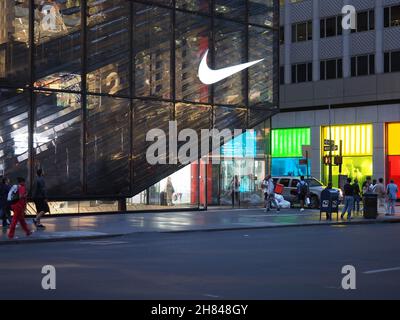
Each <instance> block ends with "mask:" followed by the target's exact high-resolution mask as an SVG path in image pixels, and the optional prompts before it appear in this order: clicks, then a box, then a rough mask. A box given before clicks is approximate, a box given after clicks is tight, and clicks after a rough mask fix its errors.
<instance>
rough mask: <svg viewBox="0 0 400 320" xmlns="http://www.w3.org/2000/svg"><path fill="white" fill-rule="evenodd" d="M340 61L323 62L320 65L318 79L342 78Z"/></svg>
mask: <svg viewBox="0 0 400 320" xmlns="http://www.w3.org/2000/svg"><path fill="white" fill-rule="evenodd" d="M342 65H343V63H342V59H331V60H323V61H321V65H320V79H321V80H330V79H340V78H342V77H343V72H342Z"/></svg>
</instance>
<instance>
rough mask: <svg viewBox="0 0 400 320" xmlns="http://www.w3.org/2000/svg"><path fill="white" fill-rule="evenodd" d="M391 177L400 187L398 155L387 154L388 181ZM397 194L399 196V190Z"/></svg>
mask: <svg viewBox="0 0 400 320" xmlns="http://www.w3.org/2000/svg"><path fill="white" fill-rule="evenodd" d="M391 179H393V180H394V182H395V183H396V184H397V185H398V186H399V187H400V156H388V177H387V180H388V182H389V181H390V180H391ZM397 196H398V197H400V192H399V194H398V195H397Z"/></svg>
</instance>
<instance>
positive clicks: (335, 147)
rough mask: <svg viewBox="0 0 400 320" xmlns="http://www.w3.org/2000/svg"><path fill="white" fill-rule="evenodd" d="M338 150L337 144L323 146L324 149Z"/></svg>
mask: <svg viewBox="0 0 400 320" xmlns="http://www.w3.org/2000/svg"><path fill="white" fill-rule="evenodd" d="M331 150H332V151H338V150H339V147H338V146H337V145H332V146H324V151H331Z"/></svg>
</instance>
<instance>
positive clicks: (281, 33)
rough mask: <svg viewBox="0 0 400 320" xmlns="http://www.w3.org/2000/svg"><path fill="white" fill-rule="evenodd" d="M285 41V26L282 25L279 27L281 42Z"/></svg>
mask: <svg viewBox="0 0 400 320" xmlns="http://www.w3.org/2000/svg"><path fill="white" fill-rule="evenodd" d="M284 43H285V28H284V27H283V26H281V27H280V28H279V44H284Z"/></svg>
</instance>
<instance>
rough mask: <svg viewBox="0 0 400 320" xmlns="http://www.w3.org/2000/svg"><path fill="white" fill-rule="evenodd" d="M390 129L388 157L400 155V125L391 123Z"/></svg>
mask: <svg viewBox="0 0 400 320" xmlns="http://www.w3.org/2000/svg"><path fill="white" fill-rule="evenodd" d="M387 127H388V131H387V132H388V137H387V141H388V155H390V156H393V155H400V123H389V124H388V125H387Z"/></svg>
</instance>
